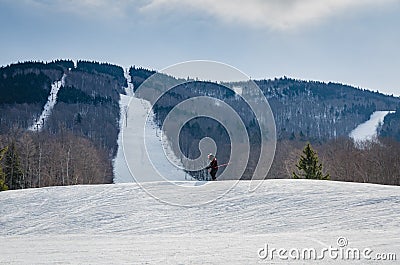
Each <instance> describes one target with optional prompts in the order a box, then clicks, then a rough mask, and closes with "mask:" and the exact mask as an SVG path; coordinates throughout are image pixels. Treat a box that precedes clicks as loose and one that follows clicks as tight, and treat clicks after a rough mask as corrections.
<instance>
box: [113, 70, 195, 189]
mask: <svg viewBox="0 0 400 265" xmlns="http://www.w3.org/2000/svg"><path fill="white" fill-rule="evenodd" d="M125 78H126V79H127V83H128V87H126V88H125V93H126V94H127V96H125V95H120V111H121V115H120V117H121V119H120V134H119V136H118V151H117V156H116V158H115V160H114V183H129V182H135V181H136V182H147V181H159V180H165V179H167V180H174V181H177V180H189V179H192V178H191V177H190V175H189V174H187V173H185V172H184V171H183V170H181V169H180V168H181V163H180V160H179V159H178V158H177V157H176V156H175V155H174V153H173V151H172V150H171V148H170V147H169V143H168V140H167V138H166V137H165V135H164V134H163V133H162V131H161V130H160V129H159V128H158V126H157V125H156V124H155V123H154V122H153V117H154V113H153V112H152V111H151V105H150V103H149V102H148V101H146V100H143V99H139V98H136V97H134V93H133V84H132V83H131V78H130V76H129V72H128V70H126V71H125ZM146 121H147V122H146ZM163 147H165V150H164V149H163ZM167 157H168V158H167ZM170 160H171V161H170ZM175 165H177V166H180V167H177V166H175Z"/></svg>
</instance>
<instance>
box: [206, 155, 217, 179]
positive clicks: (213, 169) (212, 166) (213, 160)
mask: <svg viewBox="0 0 400 265" xmlns="http://www.w3.org/2000/svg"><path fill="white" fill-rule="evenodd" d="M208 160H210V164H209V165H208V166H207V167H206V169H208V170H209V172H210V175H211V178H212V180H217V178H216V177H215V175H216V174H217V171H218V161H217V158H216V157H215V156H214V155H213V154H211V153H210V154H209V155H208Z"/></svg>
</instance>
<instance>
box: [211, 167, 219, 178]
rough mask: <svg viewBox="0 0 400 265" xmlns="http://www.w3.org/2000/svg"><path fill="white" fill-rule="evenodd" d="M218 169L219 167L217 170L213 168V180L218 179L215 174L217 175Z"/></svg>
mask: <svg viewBox="0 0 400 265" xmlns="http://www.w3.org/2000/svg"><path fill="white" fill-rule="evenodd" d="M217 171H218V169H217V170H215V169H212V170H211V171H210V175H211V178H212V180H216V179H217V178H216V177H215V175H217Z"/></svg>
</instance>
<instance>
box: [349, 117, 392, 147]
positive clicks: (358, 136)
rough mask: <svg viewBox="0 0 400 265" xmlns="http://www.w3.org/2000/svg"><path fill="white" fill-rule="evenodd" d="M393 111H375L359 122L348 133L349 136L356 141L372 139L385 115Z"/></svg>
mask: <svg viewBox="0 0 400 265" xmlns="http://www.w3.org/2000/svg"><path fill="white" fill-rule="evenodd" d="M393 112H394V111H375V112H374V113H373V114H372V115H371V117H370V119H369V120H368V121H366V122H364V123H362V124H360V125H359V126H357V128H355V129H354V130H353V131H352V132H351V133H350V137H351V138H352V139H353V140H354V141H356V142H361V141H366V140H373V139H374V138H375V137H376V136H377V133H378V132H377V129H378V127H379V125H380V124H382V123H383V121H384V119H385V117H386V115H388V114H389V113H393Z"/></svg>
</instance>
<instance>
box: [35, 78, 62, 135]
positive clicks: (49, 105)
mask: <svg viewBox="0 0 400 265" xmlns="http://www.w3.org/2000/svg"><path fill="white" fill-rule="evenodd" d="M66 76H67V75H66V74H63V76H62V78H61V80H59V81H55V82H54V83H53V84H52V85H51V90H50V95H49V97H48V99H47V102H46V104H45V105H44V108H43V111H42V114H41V115H40V117H39V119H37V120H36V121H35V122H34V124H33V125H32V126H30V127H29V128H28V130H30V131H41V130H42V129H43V126H44V124H45V123H46V121H47V119H48V118H49V117H50V115H51V111H52V110H53V108H54V106H55V105H56V103H57V94H58V91H59V90H60V88H61V86H65V77H66Z"/></svg>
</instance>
